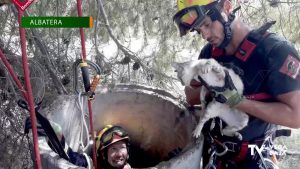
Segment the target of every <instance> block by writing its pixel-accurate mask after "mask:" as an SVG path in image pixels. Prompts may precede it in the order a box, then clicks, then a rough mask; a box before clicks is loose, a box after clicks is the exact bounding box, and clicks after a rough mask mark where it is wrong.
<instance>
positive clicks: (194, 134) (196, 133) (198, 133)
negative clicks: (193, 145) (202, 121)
mask: <svg viewBox="0 0 300 169" xmlns="http://www.w3.org/2000/svg"><path fill="white" fill-rule="evenodd" d="M201 130H202V126H199V125H198V126H197V127H196V129H195V130H194V131H193V136H194V137H195V138H199V137H200V135H201Z"/></svg>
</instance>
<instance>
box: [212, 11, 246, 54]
mask: <svg viewBox="0 0 300 169" xmlns="http://www.w3.org/2000/svg"><path fill="white" fill-rule="evenodd" d="M239 9H241V6H239V7H237V8H235V9H234V10H233V11H232V13H231V14H230V15H229V16H228V21H227V22H226V21H225V20H224V18H223V16H222V15H221V14H219V18H218V19H217V20H218V21H220V22H221V23H222V25H223V27H224V40H223V42H222V43H221V44H220V45H219V46H218V48H220V49H224V48H225V47H226V46H227V45H228V44H229V43H230V41H231V39H232V30H231V27H230V25H231V23H232V22H233V20H234V18H235V12H236V11H238V10H239Z"/></svg>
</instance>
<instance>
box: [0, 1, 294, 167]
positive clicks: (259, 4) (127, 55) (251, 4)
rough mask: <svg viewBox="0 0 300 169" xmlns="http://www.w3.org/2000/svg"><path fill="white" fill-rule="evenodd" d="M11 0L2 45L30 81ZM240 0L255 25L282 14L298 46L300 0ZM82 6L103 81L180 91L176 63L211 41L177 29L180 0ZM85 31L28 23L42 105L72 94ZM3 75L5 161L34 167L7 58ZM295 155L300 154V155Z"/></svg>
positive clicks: (42, 8)
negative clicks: (182, 34) (32, 26)
mask: <svg viewBox="0 0 300 169" xmlns="http://www.w3.org/2000/svg"><path fill="white" fill-rule="evenodd" d="M7 2H9V0H0V4H2V6H0V49H1V50H2V51H4V53H5V54H6V56H7V58H8V59H9V62H10V63H11V64H12V65H13V67H14V69H15V71H16V72H17V74H18V76H19V78H20V80H21V81H23V79H24V78H23V75H22V66H21V62H20V60H21V59H20V57H21V53H20V44H19V32H18V26H19V25H18V24H17V10H16V8H15V6H14V5H12V4H4V3H7ZM233 3H234V4H235V5H236V6H237V5H241V7H242V9H241V10H240V11H239V12H238V15H239V16H240V17H242V18H243V19H244V21H245V22H246V23H248V24H250V25H252V26H253V28H255V27H258V26H260V25H262V24H263V23H264V22H266V21H270V20H276V21H277V23H276V25H274V26H273V27H272V28H271V29H272V31H274V32H277V33H279V34H281V35H282V36H284V37H285V38H286V39H289V40H290V41H291V42H292V43H293V44H294V45H295V47H296V48H297V49H298V51H299V49H300V19H299V11H300V1H299V0H286V1H284V0H236V1H233ZM82 5H83V13H84V15H85V16H93V18H94V19H95V22H94V27H93V28H92V29H85V35H86V36H85V40H86V46H87V57H88V59H90V60H92V61H94V62H95V63H97V64H98V65H100V66H101V68H102V69H103V75H102V76H103V77H102V78H103V82H102V83H103V85H105V84H114V83H119V82H131V83H141V84H147V85H152V86H156V87H160V88H164V89H167V90H171V91H173V92H176V93H180V90H178V89H180V88H181V86H180V85H179V83H178V82H177V80H176V78H175V75H174V73H173V69H172V68H171V67H170V63H171V62H173V61H184V60H190V59H192V58H193V59H195V58H197V56H198V53H199V51H200V49H201V47H202V46H203V45H204V43H205V42H204V41H203V40H202V39H201V37H200V36H199V35H197V34H190V35H187V36H185V37H182V38H180V37H179V36H178V32H177V30H176V27H175V26H174V24H173V21H172V16H173V15H174V13H175V12H176V3H175V0H162V1H158V0H109V1H108V0H87V1H84V2H83V4H82ZM25 15H28V16H77V11H76V1H71V0H65V1H59V0H53V1H46V0H37V1H35V2H34V4H33V5H31V6H30V7H29V8H28V9H27V10H26V13H25ZM79 35H80V34H79V29H26V39H27V52H28V56H29V57H30V59H31V61H30V67H31V68H30V71H31V81H32V84H33V92H34V96H35V98H36V100H37V101H40V100H41V99H42V98H44V101H43V106H47V103H48V102H51V101H52V100H54V99H55V97H56V96H57V95H61V94H73V87H72V79H73V77H72V76H73V71H72V64H73V63H74V61H75V60H76V59H78V58H79V57H80V55H81V47H80V37H79ZM0 81H1V82H0V107H1V109H0V128H1V129H0V142H1V145H0V152H1V154H0V168H32V161H31V158H30V157H31V156H30V146H31V145H30V142H29V144H28V142H27V141H28V140H27V139H26V137H24V136H23V131H22V130H23V124H24V119H25V117H26V116H27V112H25V111H24V110H21V109H19V108H18V107H17V106H16V101H17V100H18V99H20V98H21V95H20V91H19V90H18V89H17V88H16V87H15V85H14V82H13V81H12V80H11V78H10V77H9V75H8V73H7V71H6V69H5V68H4V66H3V65H2V63H0ZM295 133H297V131H296V132H295ZM298 138H299V134H295V135H294V136H293V137H292V138H288V139H285V140H283V141H284V143H287V142H288V143H289V144H288V146H290V147H291V149H293V150H294V149H299V148H298V147H299V146H295V145H299V143H298V142H297V141H296V140H298ZM290 159H291V160H293V159H294V162H295V160H299V158H298V157H297V156H296V157H295V156H292V157H291V158H290ZM284 161H285V162H287V163H289V164H291V165H292V162H289V161H287V160H284ZM285 166H286V165H285ZM295 166H297V165H296V164H295V165H294V166H291V168H293V167H295ZM288 168H289V167H288Z"/></svg>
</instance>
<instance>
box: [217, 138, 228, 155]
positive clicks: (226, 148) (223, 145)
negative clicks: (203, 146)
mask: <svg viewBox="0 0 300 169" xmlns="http://www.w3.org/2000/svg"><path fill="white" fill-rule="evenodd" d="M214 141H215V142H216V143H217V144H219V145H220V146H222V147H223V149H224V151H222V152H220V153H219V152H217V151H216V155H217V156H219V157H220V156H223V155H225V154H226V153H227V151H228V147H227V146H226V145H225V144H223V143H221V142H220V141H219V140H217V139H214Z"/></svg>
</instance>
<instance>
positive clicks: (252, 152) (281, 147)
mask: <svg viewBox="0 0 300 169" xmlns="http://www.w3.org/2000/svg"><path fill="white" fill-rule="evenodd" d="M248 148H250V149H251V155H252V156H253V155H254V150H256V151H257V152H258V153H259V154H261V153H262V151H263V150H264V149H265V148H266V146H265V145H262V146H261V147H260V148H259V147H258V146H257V145H256V144H249V145H248ZM268 149H269V150H273V149H276V150H280V153H281V154H280V155H285V152H286V150H287V147H286V146H284V145H271V146H270V147H268ZM270 153H271V154H272V151H271V152H270Z"/></svg>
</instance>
